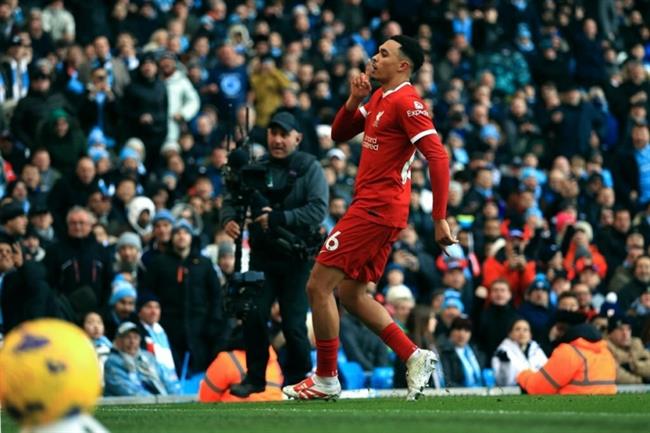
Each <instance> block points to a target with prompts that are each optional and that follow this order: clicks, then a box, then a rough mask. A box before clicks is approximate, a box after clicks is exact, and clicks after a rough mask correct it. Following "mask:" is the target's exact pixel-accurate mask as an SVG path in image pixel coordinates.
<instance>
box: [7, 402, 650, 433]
mask: <svg viewBox="0 0 650 433" xmlns="http://www.w3.org/2000/svg"><path fill="white" fill-rule="evenodd" d="M96 417H97V418H98V419H99V420H100V421H101V422H102V423H103V424H104V425H105V426H106V427H108V429H109V430H110V431H111V432H113V433H130V432H133V433H149V432H151V433H158V432H183V433H203V432H218V433H227V432H237V433H245V432H264V433H274V432H278V433H294V432H295V433H311V432H324V433H325V432H326V433H336V432H354V433H380V432H389V433H412V432H413V433H418V432H427V433H437V432H444V433H472V432H477V433H478V432H481V433H486V432H498V433H508V432H513V433H515V432H516V433H562V432H571V433H578V432H585V433H598V432H612V433H614V432H615V433H625V432H635V433H641V432H644V431H648V426H650V394H624V395H617V396H544V397H538V396H501V397H475V396H471V397H463V396H458V397H457V396H453V397H438V398H436V397H425V398H423V399H422V400H420V401H417V402H406V401H403V400H401V399H400V400H398V399H392V398H386V399H364V400H339V401H337V402H320V401H315V402H300V401H285V402H277V403H245V404H211V405H202V404H198V403H190V404H167V405H137V406H103V407H100V408H99V409H98V410H97V413H96ZM1 431H2V432H3V433H14V432H16V431H17V428H16V426H15V424H13V423H12V422H10V421H9V420H8V417H7V416H6V414H4V415H3V417H2V430H1Z"/></svg>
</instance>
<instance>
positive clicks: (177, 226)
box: [172, 219, 194, 234]
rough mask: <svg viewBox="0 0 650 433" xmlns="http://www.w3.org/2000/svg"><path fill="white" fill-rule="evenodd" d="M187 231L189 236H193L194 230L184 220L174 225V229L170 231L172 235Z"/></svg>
mask: <svg viewBox="0 0 650 433" xmlns="http://www.w3.org/2000/svg"><path fill="white" fill-rule="evenodd" d="M182 229H184V230H187V232H188V233H189V234H194V228H193V227H192V224H190V222H189V221H188V220H186V219H181V220H178V221H177V222H176V224H174V229H173V230H172V233H176V232H177V231H179V230H182Z"/></svg>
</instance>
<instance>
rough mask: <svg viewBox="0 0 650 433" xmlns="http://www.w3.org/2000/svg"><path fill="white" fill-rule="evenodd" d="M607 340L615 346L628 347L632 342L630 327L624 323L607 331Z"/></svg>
mask: <svg viewBox="0 0 650 433" xmlns="http://www.w3.org/2000/svg"><path fill="white" fill-rule="evenodd" d="M609 341H611V342H612V343H613V344H614V345H615V346H617V347H622V348H628V347H630V345H631V344H632V327H630V325H628V324H624V325H621V326H619V327H618V328H616V329H614V330H613V331H612V332H610V333H609Z"/></svg>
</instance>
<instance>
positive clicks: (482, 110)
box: [471, 104, 490, 125]
mask: <svg viewBox="0 0 650 433" xmlns="http://www.w3.org/2000/svg"><path fill="white" fill-rule="evenodd" d="M471 119H472V122H474V123H475V124H477V125H487V123H488V122H489V121H490V116H489V114H488V108H487V107H486V106H485V105H483V104H477V105H474V107H473V108H472V115H471Z"/></svg>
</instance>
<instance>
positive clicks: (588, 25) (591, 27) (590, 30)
mask: <svg viewBox="0 0 650 433" xmlns="http://www.w3.org/2000/svg"><path fill="white" fill-rule="evenodd" d="M582 30H583V31H584V32H585V36H587V37H588V38H589V39H593V38H595V37H596V34H597V33H598V26H597V25H596V21H594V20H592V19H590V18H588V19H586V20H585V22H584V24H583V26H582Z"/></svg>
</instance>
